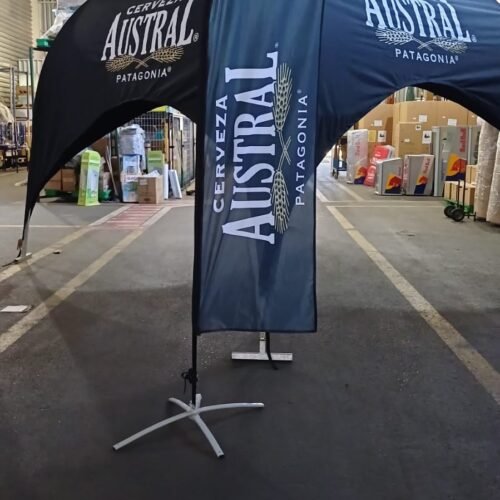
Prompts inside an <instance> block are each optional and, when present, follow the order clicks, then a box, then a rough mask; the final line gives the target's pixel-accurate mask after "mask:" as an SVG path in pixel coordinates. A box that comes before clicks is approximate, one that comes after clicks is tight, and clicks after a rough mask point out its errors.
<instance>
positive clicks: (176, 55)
mask: <svg viewBox="0 0 500 500" xmlns="http://www.w3.org/2000/svg"><path fill="white" fill-rule="evenodd" d="M183 55H184V47H164V48H162V49H158V50H157V51H155V52H153V53H152V54H151V55H150V56H148V57H146V58H145V59H139V58H137V57H134V56H130V55H123V56H118V57H115V59H112V60H111V61H108V62H107V63H106V69H107V70H108V71H110V72H112V73H116V72H117V71H123V70H124V69H127V68H128V67H129V66H131V65H132V64H136V67H135V69H139V68H141V67H142V68H149V65H148V62H149V61H156V62H159V63H163V64H169V63H173V62H176V61H178V60H179V59H182V56H183Z"/></svg>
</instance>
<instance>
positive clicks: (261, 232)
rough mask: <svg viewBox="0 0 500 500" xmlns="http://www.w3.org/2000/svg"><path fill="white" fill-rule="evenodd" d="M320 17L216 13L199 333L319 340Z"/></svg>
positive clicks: (286, 12) (277, 9)
mask: <svg viewBox="0 0 500 500" xmlns="http://www.w3.org/2000/svg"><path fill="white" fill-rule="evenodd" d="M322 6H323V1H322V0H314V1H308V2H304V1H303V0H273V1H272V2H269V1H268V0H252V1H251V2H229V1H226V0H216V1H214V2H213V6H212V16H211V21H210V38H209V61H210V70H209V78H208V90H207V107H206V122H205V123H206V141H205V165H204V184H203V186H201V187H200V188H203V198H204V200H203V214H202V240H201V245H200V247H199V250H200V254H199V255H198V258H199V259H201V265H200V268H199V273H200V275H199V276H195V278H196V279H195V282H196V281H197V283H198V287H199V290H198V293H199V294H200V295H199V302H198V304H199V310H198V311H195V315H194V316H195V321H196V322H197V324H196V325H195V329H196V330H197V331H198V333H203V332H212V331H225V330H237V331H269V332H280V333H285V332H290V333H294V332H313V331H315V330H316V297H315V169H316V164H315V137H316V113H317V106H316V100H317V86H318V70H319V68H318V65H319V50H320V40H319V38H320V36H319V34H320V28H321V17H322ZM195 304H196V301H195Z"/></svg>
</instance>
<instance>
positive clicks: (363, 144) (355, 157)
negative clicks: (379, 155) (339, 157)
mask: <svg viewBox="0 0 500 500" xmlns="http://www.w3.org/2000/svg"><path fill="white" fill-rule="evenodd" d="M367 171H368V130H365V129H362V130H349V132H348V133H347V182H348V183H349V184H363V183H364V181H365V178H366V173H367Z"/></svg>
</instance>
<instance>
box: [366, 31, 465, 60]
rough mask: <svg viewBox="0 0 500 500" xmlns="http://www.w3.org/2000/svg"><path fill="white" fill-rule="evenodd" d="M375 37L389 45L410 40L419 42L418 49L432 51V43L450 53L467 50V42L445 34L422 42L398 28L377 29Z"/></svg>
mask: <svg viewBox="0 0 500 500" xmlns="http://www.w3.org/2000/svg"><path fill="white" fill-rule="evenodd" d="M376 34H377V38H378V39H379V40H381V41H382V42H385V43H387V44H389V45H406V44H407V43H410V42H417V43H418V44H420V45H419V46H418V50H421V49H429V50H430V51H433V50H434V49H433V48H432V45H435V46H436V47H439V48H440V49H443V50H447V51H448V52H451V53H452V54H463V53H464V52H466V51H467V44H466V43H465V42H459V41H458V40H453V39H452V38H447V37H445V36H442V37H438V38H434V39H432V40H431V41H430V42H423V41H422V40H419V39H418V38H415V37H414V36H413V35H411V34H410V33H407V32H406V31H402V30H398V29H391V28H388V29H384V30H377V33H376Z"/></svg>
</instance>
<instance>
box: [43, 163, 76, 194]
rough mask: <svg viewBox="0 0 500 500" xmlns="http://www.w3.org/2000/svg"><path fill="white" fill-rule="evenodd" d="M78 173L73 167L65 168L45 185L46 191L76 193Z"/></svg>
mask: <svg viewBox="0 0 500 500" xmlns="http://www.w3.org/2000/svg"><path fill="white" fill-rule="evenodd" d="M76 185H77V183H76V173H75V171H74V170H73V169H72V168H63V169H62V170H59V172H57V174H55V175H54V177H52V179H50V181H49V182H47V184H46V185H45V191H54V192H57V193H74V192H75V191H76V190H77V188H76Z"/></svg>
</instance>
